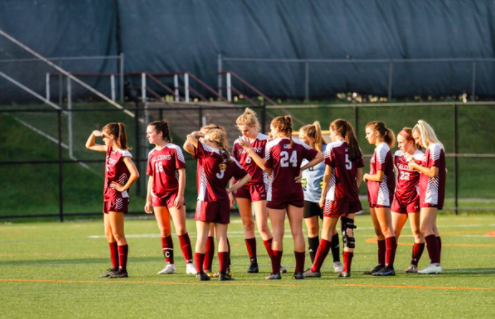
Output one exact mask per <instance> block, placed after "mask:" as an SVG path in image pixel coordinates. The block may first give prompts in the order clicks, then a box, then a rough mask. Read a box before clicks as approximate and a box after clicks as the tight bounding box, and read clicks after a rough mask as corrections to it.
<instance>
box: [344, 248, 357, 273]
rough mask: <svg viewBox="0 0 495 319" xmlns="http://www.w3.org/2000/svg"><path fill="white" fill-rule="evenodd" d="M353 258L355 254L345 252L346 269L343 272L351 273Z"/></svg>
mask: <svg viewBox="0 0 495 319" xmlns="http://www.w3.org/2000/svg"><path fill="white" fill-rule="evenodd" d="M353 256H354V253H353V252H350V251H344V269H343V271H346V272H350V271H351V264H352V257H353Z"/></svg>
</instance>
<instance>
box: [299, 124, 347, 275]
mask: <svg viewBox="0 0 495 319" xmlns="http://www.w3.org/2000/svg"><path fill="white" fill-rule="evenodd" d="M299 139H300V140H301V141H302V142H304V143H306V144H308V145H309V146H311V147H312V148H314V149H316V150H317V151H318V152H320V153H322V154H324V152H325V149H326V147H327V143H325V141H324V140H323V135H322V133H321V126H320V122H318V121H316V122H314V123H313V124H308V125H305V126H303V127H301V128H300V129H299ZM307 163H308V161H307V160H303V162H302V164H301V165H303V166H304V165H306V164H307ZM324 173H325V163H319V164H317V165H315V166H313V167H311V168H309V169H307V170H305V171H303V172H302V180H301V184H302V186H303V192H304V221H305V223H306V228H307V229H308V246H309V257H310V258H311V263H313V262H314V259H315V255H316V251H317V250H318V246H319V245H320V240H319V237H318V235H319V233H320V225H319V220H318V219H319V218H321V219H323V210H322V208H321V207H320V205H319V202H320V198H321V186H322V183H323V175H324ZM331 242H332V247H331V249H332V255H333V269H334V271H335V272H336V273H340V272H342V263H341V262H340V252H339V235H338V233H337V229H334V233H333V236H332V241H331Z"/></svg>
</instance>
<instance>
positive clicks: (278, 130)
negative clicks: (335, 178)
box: [239, 116, 323, 279]
mask: <svg viewBox="0 0 495 319" xmlns="http://www.w3.org/2000/svg"><path fill="white" fill-rule="evenodd" d="M270 129H271V133H272V136H273V137H274V139H273V140H271V141H270V142H268V144H267V145H266V149H265V159H262V158H261V157H259V156H258V154H257V153H256V152H255V151H254V149H253V148H252V147H251V143H250V142H249V140H248V139H246V138H241V141H240V142H239V144H240V145H241V146H242V147H244V149H245V150H247V151H248V154H249V156H250V157H251V159H253V160H254V161H255V162H256V164H257V165H258V166H259V167H261V168H262V169H263V170H264V171H265V172H267V173H268V174H269V175H270V179H269V184H268V190H267V205H266V206H267V207H268V213H269V215H270V220H271V222H272V227H273V242H272V250H273V256H272V274H271V275H269V276H267V277H266V279H281V278H282V276H281V275H280V263H281V259H282V253H283V237H284V222H285V211H286V210H287V214H288V216H289V224H290V228H291V232H292V237H293V239H294V254H295V257H296V269H295V271H294V278H295V279H304V276H303V270H304V258H305V251H304V250H305V247H304V236H303V232H302V220H303V207H304V194H303V191H302V187H301V185H299V183H297V182H296V178H297V177H298V176H299V173H300V170H305V169H307V168H310V167H313V166H315V165H316V164H318V163H320V162H321V161H322V160H323V156H322V154H320V153H318V151H316V150H315V149H312V148H311V147H310V146H308V145H306V144H304V143H303V142H301V141H299V140H292V118H291V117H290V116H278V117H276V118H274V119H273V121H272V122H271V125H270ZM303 159H307V160H308V161H309V163H308V164H306V165H305V166H303V167H301V162H302V160H303Z"/></svg>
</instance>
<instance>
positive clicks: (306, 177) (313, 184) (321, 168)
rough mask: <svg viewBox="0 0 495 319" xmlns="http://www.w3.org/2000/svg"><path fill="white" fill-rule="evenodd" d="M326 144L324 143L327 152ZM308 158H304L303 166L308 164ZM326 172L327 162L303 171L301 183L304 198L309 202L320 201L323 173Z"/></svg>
mask: <svg viewBox="0 0 495 319" xmlns="http://www.w3.org/2000/svg"><path fill="white" fill-rule="evenodd" d="M326 147H327V146H326V145H323V152H325V149H326ZM308 163H309V162H308V161H307V160H303V161H302V164H301V167H302V166H304V165H306V164H308ZM324 174H325V163H324V162H321V163H319V164H317V165H315V166H313V167H311V168H308V169H307V170H305V171H303V173H302V180H301V185H302V187H303V192H304V200H305V201H308V202H313V203H318V202H319V201H320V197H321V184H322V182H323V175H324Z"/></svg>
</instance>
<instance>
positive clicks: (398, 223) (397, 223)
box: [392, 212, 407, 241]
mask: <svg viewBox="0 0 495 319" xmlns="http://www.w3.org/2000/svg"><path fill="white" fill-rule="evenodd" d="M406 221H407V214H400V213H396V212H392V227H393V229H394V233H395V237H396V238H397V241H399V236H400V233H401V232H402V228H403V227H404V224H405V223H406Z"/></svg>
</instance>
